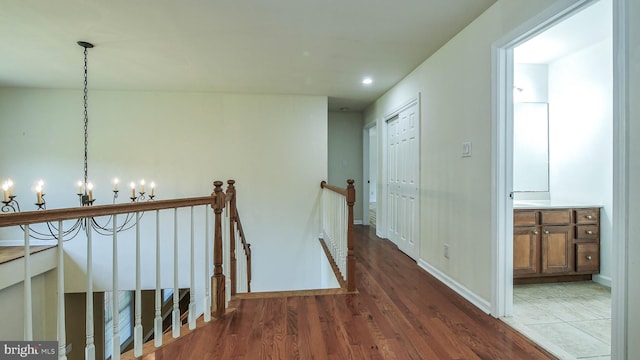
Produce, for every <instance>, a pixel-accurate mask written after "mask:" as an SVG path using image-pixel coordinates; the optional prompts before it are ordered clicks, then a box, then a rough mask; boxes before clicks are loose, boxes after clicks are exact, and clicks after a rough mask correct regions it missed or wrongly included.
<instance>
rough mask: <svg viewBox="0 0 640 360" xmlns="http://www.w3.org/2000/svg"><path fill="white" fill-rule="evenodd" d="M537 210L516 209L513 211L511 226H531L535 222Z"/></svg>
mask: <svg viewBox="0 0 640 360" xmlns="http://www.w3.org/2000/svg"><path fill="white" fill-rule="evenodd" d="M536 214H537V211H530V210H529V211H528V210H516V211H514V212H513V226H533V225H536V224H537V221H536Z"/></svg>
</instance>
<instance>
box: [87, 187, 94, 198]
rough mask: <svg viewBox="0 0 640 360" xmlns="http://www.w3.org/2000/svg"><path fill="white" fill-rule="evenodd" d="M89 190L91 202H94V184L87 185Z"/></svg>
mask: <svg viewBox="0 0 640 360" xmlns="http://www.w3.org/2000/svg"><path fill="white" fill-rule="evenodd" d="M87 190H89V201H93V184H92V183H87Z"/></svg>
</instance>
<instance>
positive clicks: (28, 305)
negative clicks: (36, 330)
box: [24, 225, 33, 341]
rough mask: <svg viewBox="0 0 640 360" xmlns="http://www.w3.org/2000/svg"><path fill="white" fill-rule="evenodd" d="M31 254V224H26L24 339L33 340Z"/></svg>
mask: <svg viewBox="0 0 640 360" xmlns="http://www.w3.org/2000/svg"><path fill="white" fill-rule="evenodd" d="M30 259H31V254H30V250H29V225H25V226H24V340H25V341H31V340H33V305H32V301H31V260H30Z"/></svg>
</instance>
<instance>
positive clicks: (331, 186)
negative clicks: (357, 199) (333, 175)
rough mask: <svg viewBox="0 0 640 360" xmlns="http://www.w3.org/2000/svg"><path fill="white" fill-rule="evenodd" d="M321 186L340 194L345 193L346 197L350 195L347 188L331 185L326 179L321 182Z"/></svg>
mask: <svg viewBox="0 0 640 360" xmlns="http://www.w3.org/2000/svg"><path fill="white" fill-rule="evenodd" d="M348 181H349V180H347V182H348ZM351 181H353V180H351ZM351 184H352V185H353V182H352V183H351ZM320 187H321V188H322V189H329V190H331V191H333V192H336V193H338V194H340V195H344V196H345V197H346V196H348V190H347V189H344V188H340V187H337V186H333V185H329V184H327V182H326V181H324V180H323V181H321V182H320Z"/></svg>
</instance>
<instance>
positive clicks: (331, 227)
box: [320, 179, 356, 292]
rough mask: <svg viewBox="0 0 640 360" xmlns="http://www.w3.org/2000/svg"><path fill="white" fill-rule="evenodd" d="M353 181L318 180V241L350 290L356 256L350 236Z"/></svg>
mask: <svg viewBox="0 0 640 360" xmlns="http://www.w3.org/2000/svg"><path fill="white" fill-rule="evenodd" d="M353 184H354V181H353V180H351V179H349V180H347V187H346V188H339V187H337V186H333V185H329V184H327V182H326V181H322V182H321V183H320V188H321V189H322V196H321V206H320V208H321V210H320V213H321V226H322V231H321V234H320V242H321V243H322V247H323V249H324V250H325V253H326V254H327V257H328V258H329V262H330V263H331V265H332V267H334V271H336V272H337V273H338V274H339V278H338V281H339V282H340V284H341V286H342V287H343V288H346V289H347V291H349V292H355V291H356V279H355V276H356V258H355V253H354V249H353V246H354V239H353V205H354V204H355V202H356V189H355V187H354V185H353Z"/></svg>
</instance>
